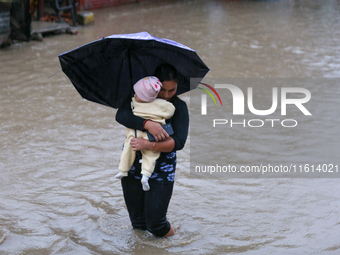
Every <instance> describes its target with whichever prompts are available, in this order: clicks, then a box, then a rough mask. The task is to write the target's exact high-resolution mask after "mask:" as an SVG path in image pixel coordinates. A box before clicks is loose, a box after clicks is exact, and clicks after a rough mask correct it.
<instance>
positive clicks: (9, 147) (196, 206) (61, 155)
mask: <svg viewBox="0 0 340 255" xmlns="http://www.w3.org/2000/svg"><path fill="white" fill-rule="evenodd" d="M339 11H340V8H339V5H338V1H321V0H312V1H307V0H286V1H284V0H281V1H222V0H221V1H217V0H215V1H203V0H197V1H150V2H142V3H139V4H130V5H124V6H119V7H112V8H106V9H99V10H95V11H94V13H95V17H96V21H95V25H94V26H92V27H84V28H79V34H78V35H77V36H71V35H58V36H53V37H48V38H45V40H44V42H42V43H41V42H29V43H19V44H16V45H12V46H11V47H9V48H5V49H1V51H0V58H1V62H0V65H1V69H0V73H1V80H0V99H1V100H0V109H1V114H0V127H1V128H0V148H1V154H0V170H1V175H0V182H1V186H0V194H1V199H0V216H1V217H0V251H1V254H131V253H136V254H139V253H148V254H175V253H176V254H209V253H211V254H225V253H246V254H271V253H275V252H277V253H279V254H303V253H306V254H311V253H317V254H338V253H339V249H340V247H339V241H338V238H337V236H338V233H339V230H340V229H339V228H340V227H339V226H340V224H339V219H338V212H339V209H340V208H339V206H340V204H339V202H338V197H337V194H338V193H339V185H338V180H337V179H334V180H332V179H270V180H268V179H215V180H211V179H206V180H205V179H194V178H190V174H189V148H190V137H189V139H188V143H187V146H186V148H185V149H184V150H183V151H181V152H179V153H178V154H179V156H178V161H179V163H178V169H177V175H176V185H175V190H174V194H173V198H172V200H171V203H170V208H169V212H168V216H169V219H170V221H171V222H172V223H173V225H174V226H175V228H177V236H174V237H172V238H169V239H164V238H154V237H153V236H151V235H149V234H148V233H147V232H140V231H133V230H132V229H131V227H130V223H129V219H128V215H127V211H126V209H125V205H124V201H123V197H122V191H121V187H120V184H119V182H117V181H115V179H114V173H115V172H116V170H115V169H116V168H117V166H118V160H119V155H120V148H121V144H122V143H123V141H124V134H125V129H124V128H123V127H121V126H120V125H118V124H117V123H116V122H115V121H114V116H115V110H113V109H109V108H107V107H103V106H100V105H97V104H94V103H90V102H87V101H85V100H82V99H81V97H80V96H79V95H78V93H77V92H76V90H75V89H74V88H73V86H72V85H71V84H70V82H69V80H68V79H67V78H66V76H65V75H63V74H62V73H57V72H58V71H59V70H60V67H59V63H58V58H57V56H58V54H60V53H62V52H65V51H68V50H71V49H73V48H75V47H78V46H80V45H82V44H85V43H88V42H90V41H92V40H96V39H99V38H101V37H103V36H107V35H110V34H115V33H133V32H140V31H148V32H149V33H151V34H153V35H155V36H158V37H165V38H169V39H173V40H176V41H178V42H180V43H183V44H185V45H188V46H189V47H191V48H193V49H196V50H197V52H198V54H199V55H200V56H201V57H202V59H203V60H204V61H205V63H206V64H207V65H208V66H209V67H210V68H211V71H210V72H209V74H208V77H212V78H213V77H219V78H224V77H234V78H244V77H246V78H261V77H266V78H269V77H272V78H278V77H280V78H307V77H328V78H330V77H338V76H339V67H340V51H339V45H338V42H339V39H340V32H339V30H338V27H339V22H340V15H339ZM54 73H57V74H56V75H54V76H52V77H51V78H48V77H49V76H50V75H52V74H54ZM315 90H316V91H317V88H315ZM183 98H184V99H185V100H187V101H189V94H187V95H184V96H183ZM332 105H333V106H334V107H337V106H338V102H337V101H334V102H332ZM333 117H336V116H333ZM330 125H331V124H330ZM311 132H313V127H311ZM332 132H333V133H334V142H336V139H338V138H337V137H339V134H338V132H337V131H336V130H334V128H333V129H332ZM260 135H261V134H260ZM320 135H323V134H320ZM262 136H263V139H267V140H268V138H266V136H265V134H262ZM259 139H261V137H259ZM263 146H265V144H264V145H263ZM287 146H289V144H287ZM322 146H325V148H326V145H324V144H323V145H322ZM230 148H233V150H239V151H236V152H235V151H233V153H236V154H237V153H238V154H240V155H242V153H243V154H246V155H247V157H250V160H251V159H252V157H254V158H253V160H256V157H255V155H253V154H251V153H247V152H245V151H242V149H241V148H240V147H239V146H238V141H237V140H235V139H234V140H231V143H230V144H228V146H227V147H226V148H223V149H225V150H226V153H227V154H228V153H229V154H231V151H230V150H231V149H230ZM328 149H332V148H328ZM228 150H229V151H228ZM300 152H301V153H302V154H303V153H305V151H304V148H301V151H300Z"/></svg>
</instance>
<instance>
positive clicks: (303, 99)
mask: <svg viewBox="0 0 340 255" xmlns="http://www.w3.org/2000/svg"><path fill="white" fill-rule="evenodd" d="M200 84H201V85H204V86H205V87H207V88H209V89H210V90H211V91H212V92H213V93H214V94H215V95H216V96H217V98H218V100H219V101H220V104H221V106H222V99H221V97H220V94H219V93H217V91H216V89H220V91H222V90H225V89H227V90H228V91H229V92H230V93H231V95H232V101H233V105H232V114H233V115H245V95H244V93H243V91H242V90H241V89H240V88H239V87H238V86H236V85H232V84H215V86H214V87H212V86H211V85H208V84H206V83H200ZM198 88H199V89H201V90H203V91H204V92H206V94H202V95H201V115H207V112H208V109H207V108H208V107H207V94H208V95H209V96H210V97H211V98H212V100H213V101H214V103H215V105H217V103H216V100H215V98H214V96H213V95H212V93H211V92H210V91H209V90H207V89H205V88H201V87H198ZM271 89H272V91H271V107H270V108H268V109H256V108H255V106H254V103H253V97H254V95H253V88H252V87H248V88H247V106H248V110H249V111H250V112H251V113H252V114H254V115H257V116H268V115H271V114H273V113H274V112H275V111H276V110H277V108H278V101H279V99H280V103H281V105H280V106H281V116H286V115H287V106H288V105H293V106H295V107H297V109H299V110H300V111H301V112H302V113H303V114H304V115H306V116H311V115H312V114H311V113H310V112H309V111H308V109H307V108H306V107H305V106H304V104H305V103H307V102H308V101H309V100H310V99H311V93H310V91H309V90H308V89H305V88H298V87H281V88H280V95H281V96H279V93H278V92H279V89H278V88H277V87H273V88H271ZM293 93H294V94H295V95H299V96H300V98H291V97H289V95H291V94H293ZM227 111H228V112H230V109H227ZM277 122H280V123H281V126H283V127H296V126H297V124H298V122H297V120H295V119H283V120H281V119H269V118H266V119H264V120H263V119H250V120H247V121H246V119H243V120H242V121H241V122H239V121H238V122H236V121H233V120H232V119H230V120H228V119H223V118H218V119H213V127H216V126H217V125H225V124H228V123H229V124H230V126H231V127H233V126H235V125H241V126H243V127H246V126H249V127H263V126H264V125H265V123H269V124H271V126H272V127H274V126H275V124H276V123H277Z"/></svg>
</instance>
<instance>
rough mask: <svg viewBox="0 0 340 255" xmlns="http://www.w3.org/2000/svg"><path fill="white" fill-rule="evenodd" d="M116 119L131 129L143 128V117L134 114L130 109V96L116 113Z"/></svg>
mask: <svg viewBox="0 0 340 255" xmlns="http://www.w3.org/2000/svg"><path fill="white" fill-rule="evenodd" d="M116 121H117V122H118V123H119V124H122V125H123V126H125V127H127V128H131V129H138V130H143V123H144V121H145V120H144V119H143V118H141V117H138V116H135V115H134V114H133V112H132V109H131V98H128V99H127V100H126V101H125V102H124V103H123V104H122V106H121V107H119V109H118V111H117V113H116Z"/></svg>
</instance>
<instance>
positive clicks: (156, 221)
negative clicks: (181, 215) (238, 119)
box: [116, 64, 189, 237]
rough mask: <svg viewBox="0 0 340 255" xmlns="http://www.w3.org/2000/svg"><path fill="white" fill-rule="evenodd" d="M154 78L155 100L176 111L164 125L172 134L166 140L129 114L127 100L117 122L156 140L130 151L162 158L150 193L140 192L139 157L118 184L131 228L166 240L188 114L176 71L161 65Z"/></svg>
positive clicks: (153, 125)
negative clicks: (158, 85) (158, 87)
mask: <svg viewBox="0 0 340 255" xmlns="http://www.w3.org/2000/svg"><path fill="white" fill-rule="evenodd" d="M154 76H156V77H157V78H158V79H159V80H160V81H161V83H162V85H163V87H162V89H161V91H160V92H159V94H158V98H161V99H164V100H167V101H169V102H171V103H172V104H173V105H174V106H175V108H176V110H175V113H174V115H173V116H172V117H171V118H170V119H168V120H167V121H166V122H167V123H171V125H172V128H173V130H174V134H173V135H171V136H169V135H168V134H167V133H166V131H165V130H164V129H163V128H162V127H161V125H160V124H159V123H157V122H153V121H150V120H145V119H143V118H140V117H137V116H135V115H134V114H133V113H132V110H131V99H129V100H127V101H126V102H125V103H124V104H123V105H122V106H121V107H120V108H119V110H118V111H117V114H116V120H117V121H118V122H119V123H120V124H122V125H123V126H125V127H127V128H132V129H138V130H144V131H145V130H147V131H149V132H150V133H151V134H152V135H153V136H154V137H155V139H156V143H155V144H154V142H150V141H148V140H145V139H143V138H133V139H132V140H131V146H132V148H133V150H135V151H140V150H144V149H147V150H154V151H158V152H161V155H160V157H159V158H158V159H157V161H156V166H155V170H154V173H153V174H152V175H151V177H150V179H149V185H150V190H149V191H143V189H142V185H141V182H140V179H141V174H140V172H141V163H140V162H139V159H140V157H138V156H136V159H135V161H134V164H133V166H132V167H131V169H130V171H129V172H128V176H127V177H124V178H122V180H121V182H122V188H123V194H124V199H125V203H126V206H127V209H128V212H129V216H130V220H131V223H132V226H133V228H134V229H141V230H148V231H150V232H151V233H152V234H154V235H155V236H159V237H168V236H173V235H174V234H175V230H174V228H173V227H172V226H171V224H170V222H168V221H167V219H166V213H167V210H168V206H169V202H170V199H171V195H172V190H173V186H174V180H175V170H176V151H177V150H181V149H182V148H183V147H184V144H185V142H186V139H187V136H188V127H189V113H188V108H187V105H186V103H185V102H184V101H182V100H181V99H179V98H178V97H177V96H176V91H177V82H178V76H177V71H176V69H175V68H174V67H173V66H172V65H169V64H162V65H159V66H158V67H157V68H156V70H155V73H154Z"/></svg>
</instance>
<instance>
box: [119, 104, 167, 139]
mask: <svg viewBox="0 0 340 255" xmlns="http://www.w3.org/2000/svg"><path fill="white" fill-rule="evenodd" d="M116 121H117V122H118V123H119V124H121V125H123V126H125V127H127V128H131V129H138V130H141V131H143V130H144V129H146V130H148V131H149V132H150V134H152V135H153V136H154V137H155V139H156V141H162V140H165V139H167V138H168V137H169V135H168V133H167V132H166V131H165V130H164V129H163V128H162V126H161V124H159V123H157V122H153V121H146V120H145V119H143V118H141V117H138V116H136V115H134V114H133V112H132V109H131V100H130V99H128V100H126V101H125V102H124V103H123V104H122V106H121V107H119V109H118V111H117V113H116ZM145 121H146V122H145ZM143 124H145V125H144V127H143Z"/></svg>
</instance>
